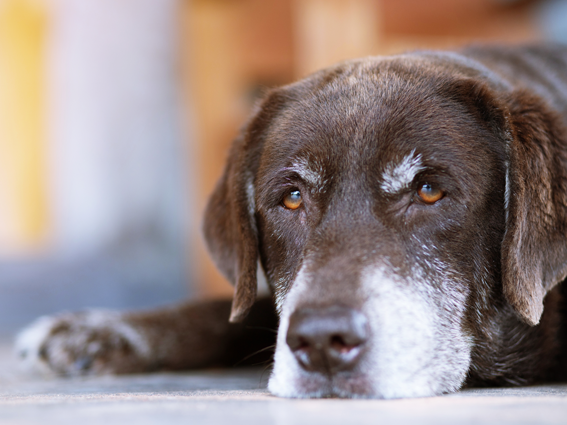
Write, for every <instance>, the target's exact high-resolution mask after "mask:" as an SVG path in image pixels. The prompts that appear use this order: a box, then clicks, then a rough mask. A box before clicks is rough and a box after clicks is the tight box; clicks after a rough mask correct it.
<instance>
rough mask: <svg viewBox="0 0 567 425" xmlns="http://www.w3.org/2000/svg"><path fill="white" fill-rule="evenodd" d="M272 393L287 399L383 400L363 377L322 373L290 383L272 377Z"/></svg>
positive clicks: (270, 385)
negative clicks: (331, 375)
mask: <svg viewBox="0 0 567 425" xmlns="http://www.w3.org/2000/svg"><path fill="white" fill-rule="evenodd" d="M268 389H269V390H270V392H271V393H272V394H273V395H275V396H278V397H286V398H382V397H380V396H379V395H377V394H374V391H373V388H372V385H371V383H370V382H368V379H367V378H366V377H364V376H362V375H352V374H348V375H345V376H341V375H335V376H333V377H329V376H327V375H323V374H320V373H309V374H308V373H303V374H302V376H298V377H296V378H295V379H294V378H292V379H290V380H289V381H288V382H281V381H280V379H278V378H277V377H274V376H272V378H271V379H270V383H269V385H268Z"/></svg>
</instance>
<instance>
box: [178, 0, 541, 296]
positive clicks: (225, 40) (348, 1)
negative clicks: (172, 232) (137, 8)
mask: <svg viewBox="0 0 567 425" xmlns="http://www.w3.org/2000/svg"><path fill="white" fill-rule="evenodd" d="M533 3H534V2H531V1H515V2H514V1H507V2H506V1H496V0H428V1H423V0H185V1H184V2H183V5H182V8H183V10H182V13H181V14H180V16H181V19H182V28H183V34H182V37H183V42H182V48H183V49H182V57H183V70H184V75H185V77H186V78H185V82H186V84H185V90H186V98H187V99H188V102H189V103H191V104H193V105H194V111H192V112H194V113H195V115H196V119H195V120H194V122H195V123H196V130H195V132H196V137H197V139H196V140H197V146H196V147H195V149H193V150H192V152H193V154H194V155H195V156H196V158H193V160H192V163H193V164H195V166H196V167H197V169H196V170H195V173H193V174H194V175H197V176H198V178H199V179H200V181H199V182H198V187H199V190H200V192H199V194H198V199H197V200H196V201H195V202H194V205H193V206H194V208H195V209H198V210H199V211H202V210H203V208H204V205H205V202H206V199H207V197H208V195H209V193H210V192H211V191H212V189H213V187H214V184H215V182H216V180H217V179H218V177H219V176H220V173H221V170H222V166H223V163H224V160H225V157H226V151H227V148H228V146H229V144H230V142H231V140H232V138H233V137H234V136H235V134H236V132H237V130H238V128H239V126H240V125H241V124H242V123H243V122H244V120H245V119H246V116H247V113H248V111H249V109H250V107H251V104H252V102H253V100H254V99H255V97H256V96H257V95H258V93H259V92H261V88H262V87H264V86H272V85H279V84H285V83H287V82H290V81H292V80H293V79H295V78H299V77H301V76H304V75H306V74H307V73H309V72H312V71H314V70H316V69H318V68H320V67H323V66H326V65H329V64H331V63H333V62H336V61H338V60H342V59H348V58H353V57H359V56H366V55H377V54H391V53H396V52H400V51H405V50H411V49H416V48H448V47H451V46H458V45H461V44H464V43H467V42H471V41H481V42H494V41H500V42H519V41H524V40H534V39H537V38H539V32H538V29H537V26H536V23H535V18H534V14H533V11H532V6H533ZM195 251H196V252H197V253H198V254H197V259H196V261H193V262H192V263H193V264H195V265H196V266H197V268H198V270H197V274H198V278H197V281H198V282H200V285H202V286H201V288H200V293H201V294H204V295H208V296H213V295H214V296H218V295H229V294H231V293H232V289H231V287H230V286H229V285H228V284H227V283H226V282H225V281H224V279H223V278H222V277H221V276H220V275H219V274H218V272H217V271H216V270H215V268H214V266H213V265H212V263H211V261H210V259H209V257H208V255H207V254H206V252H205V249H204V246H203V244H202V242H199V246H198V247H197V249H196V250H195Z"/></svg>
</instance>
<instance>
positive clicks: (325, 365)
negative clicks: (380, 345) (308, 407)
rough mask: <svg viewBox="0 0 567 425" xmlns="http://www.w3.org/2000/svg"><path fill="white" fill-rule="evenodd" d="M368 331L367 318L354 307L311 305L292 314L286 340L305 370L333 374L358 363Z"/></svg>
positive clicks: (347, 369)
mask: <svg viewBox="0 0 567 425" xmlns="http://www.w3.org/2000/svg"><path fill="white" fill-rule="evenodd" d="M368 334H369V330H368V321H367V320H366V317H365V316H364V315H363V314H362V313H360V312H358V311H356V310H354V309H352V308H348V307H343V306H332V307H325V308H310V307H307V308H300V309H298V310H296V311H295V312H294V313H293V314H292V315H291V317H290V321H289V328H288V331H287V336H286V342H287V345H288V346H289V348H290V349H291V351H292V352H293V354H294V356H295V358H296V359H297V362H298V363H299V364H300V365H301V367H302V368H303V369H305V370H307V371H310V372H320V373H324V374H327V375H333V374H335V373H337V372H341V371H350V370H352V369H353V368H354V367H355V366H356V364H357V363H358V361H359V359H360V358H361V355H362V353H363V352H364V350H365V346H366V342H367V340H368Z"/></svg>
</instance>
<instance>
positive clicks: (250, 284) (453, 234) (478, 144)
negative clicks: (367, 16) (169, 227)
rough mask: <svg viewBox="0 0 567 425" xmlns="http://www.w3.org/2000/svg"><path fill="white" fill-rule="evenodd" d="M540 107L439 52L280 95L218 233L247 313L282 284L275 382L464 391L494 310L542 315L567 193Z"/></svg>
mask: <svg viewBox="0 0 567 425" xmlns="http://www.w3.org/2000/svg"><path fill="white" fill-rule="evenodd" d="M534 102H535V101H533V99H531V98H529V97H528V96H527V95H525V94H520V93H516V92H514V91H513V90H510V88H509V87H507V86H506V84H505V83H504V82H502V81H500V80H499V79H498V78H497V77H496V76H495V75H493V74H491V73H490V72H489V71H488V70H487V69H485V68H483V67H482V66H479V65H477V64H475V63H474V62H472V61H471V62H469V61H467V60H466V59H463V58H461V57H457V56H453V55H449V54H445V55H443V54H429V53H423V54H413V55H406V56H399V57H394V58H384V59H365V60H361V61H353V62H348V63H343V64H340V65H338V66H336V67H334V68H330V69H327V70H324V71H321V72H319V73H316V74H314V75H312V76H310V77H309V78H307V79H305V80H302V81H300V82H298V83H295V84H292V85H289V86H286V87H283V88H279V89H276V90H273V91H271V92H270V93H268V94H267V96H266V97H265V99H264V100H263V101H262V103H261V104H260V105H259V107H258V108H257V110H256V112H255V114H254V115H253V117H252V118H251V120H250V121H249V123H248V124H247V125H246V127H245V128H244V130H243V131H242V134H241V136H240V137H239V138H238V139H237V140H236V141H235V142H234V144H233V146H232V149H231V152H230V155H229V160H228V163H227V166H226V169H225V173H224V175H223V177H222V179H221V180H220V182H219V184H218V186H217V188H216V190H215V192H214V194H213V196H212V198H211V200H210V203H209V206H208V209H207V212H206V218H205V220H206V221H205V233H206V238H207V241H208V244H209V248H210V250H211V252H212V254H213V257H214V259H215V261H216V264H217V265H218V267H219V268H220V269H221V270H222V271H223V272H224V273H225V275H226V276H227V277H228V278H229V280H230V281H231V282H233V283H234V284H235V286H236V289H235V298H234V301H233V310H232V316H231V320H233V321H238V320H240V319H242V318H243V317H244V316H245V315H246V313H247V311H248V309H249V308H250V306H251V305H252V303H253V302H254V298H255V295H256V286H257V283H256V282H257V273H258V272H260V273H264V272H265V275H266V277H267V281H268V283H269V285H270V287H271V288H272V290H273V291H274V294H275V299H276V304H277V307H278V310H279V313H280V327H279V333H278V341H277V348H276V354H275V366H274V371H273V374H272V377H271V380H270V384H269V388H270V390H271V391H272V392H273V393H274V394H276V395H281V396H289V397H314V396H315V397H316V396H328V395H338V396H346V397H357V396H362V397H386V398H391V397H411V396H426V395H433V394H439V393H442V392H447V391H452V390H455V389H458V388H459V387H460V386H461V385H462V383H463V382H464V380H465V378H466V376H467V373H468V372H469V368H470V366H471V356H472V355H473V352H474V350H475V347H476V346H478V345H479V344H480V345H482V344H484V345H485V346H487V345H490V344H489V343H488V342H487V341H484V340H483V339H486V338H487V336H486V332H484V333H483V331H482V330H481V329H482V328H483V326H484V327H486V322H487V321H492V322H494V323H499V320H501V317H504V316H506V317H507V318H509V316H510V315H513V314H515V315H516V316H517V318H519V319H520V320H522V321H523V322H525V323H527V324H529V325H535V324H537V323H538V321H539V319H540V316H541V314H542V311H543V298H544V295H545V294H546V292H547V291H548V290H549V289H550V288H551V287H552V286H553V285H554V284H555V283H557V282H558V281H559V280H561V279H562V278H563V277H564V275H565V273H566V268H565V265H566V264H567V261H566V260H567V250H566V246H565V240H564V238H563V237H559V235H558V233H557V232H560V233H561V234H562V235H564V234H565V232H564V228H563V227H561V226H563V223H564V221H563V220H564V217H565V212H564V211H563V210H561V211H559V210H558V208H559V207H557V206H558V205H563V208H564V206H565V205H566V204H567V203H565V202H564V203H563V204H561V202H562V199H559V198H558V196H559V195H558V194H557V192H558V190H556V189H557V188H562V189H564V188H565V187H566V185H565V181H564V179H562V178H559V177H558V176H559V174H558V171H557V170H556V168H557V167H559V165H560V162H561V161H562V159H557V158H556V157H554V155H556V153H555V152H554V151H553V146H552V145H553V143H554V140H553V138H554V137H556V136H557V135H555V134H552V133H553V129H551V128H550V127H551V126H552V125H551V123H552V121H553V119H554V117H552V116H550V115H549V114H547V113H546V112H545V111H544V110H542V107H541V105H540V104H538V103H537V102H535V103H534ZM546 114H547V115H546ZM557 137H558V136H557ZM554 179H555V180H554ZM563 192H565V193H567V191H565V190H563ZM543 247H545V249H543ZM258 265H259V267H258ZM507 320H508V319H507ZM514 320H516V319H514ZM518 323H519V322H518ZM494 326H496V325H493V329H492V330H491V332H492V333H493V334H494V332H496V331H495V330H494ZM522 326H526V327H528V325H522Z"/></svg>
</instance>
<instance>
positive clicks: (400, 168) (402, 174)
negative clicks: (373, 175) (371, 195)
mask: <svg viewBox="0 0 567 425" xmlns="http://www.w3.org/2000/svg"><path fill="white" fill-rule="evenodd" d="M421 170H423V165H422V164H421V155H417V156H416V155H415V150H413V151H412V152H411V153H410V154H409V155H407V156H406V157H404V159H402V161H401V162H400V163H399V164H398V165H396V166H394V165H390V166H389V167H387V168H386V170H385V171H384V174H383V175H382V185H381V187H382V190H383V191H384V192H388V193H391V194H395V193H397V192H399V191H400V190H402V189H405V188H406V187H408V186H409V185H410V184H411V182H412V181H413V179H414V178H415V176H416V174H417V173H419V172H420V171H421Z"/></svg>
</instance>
